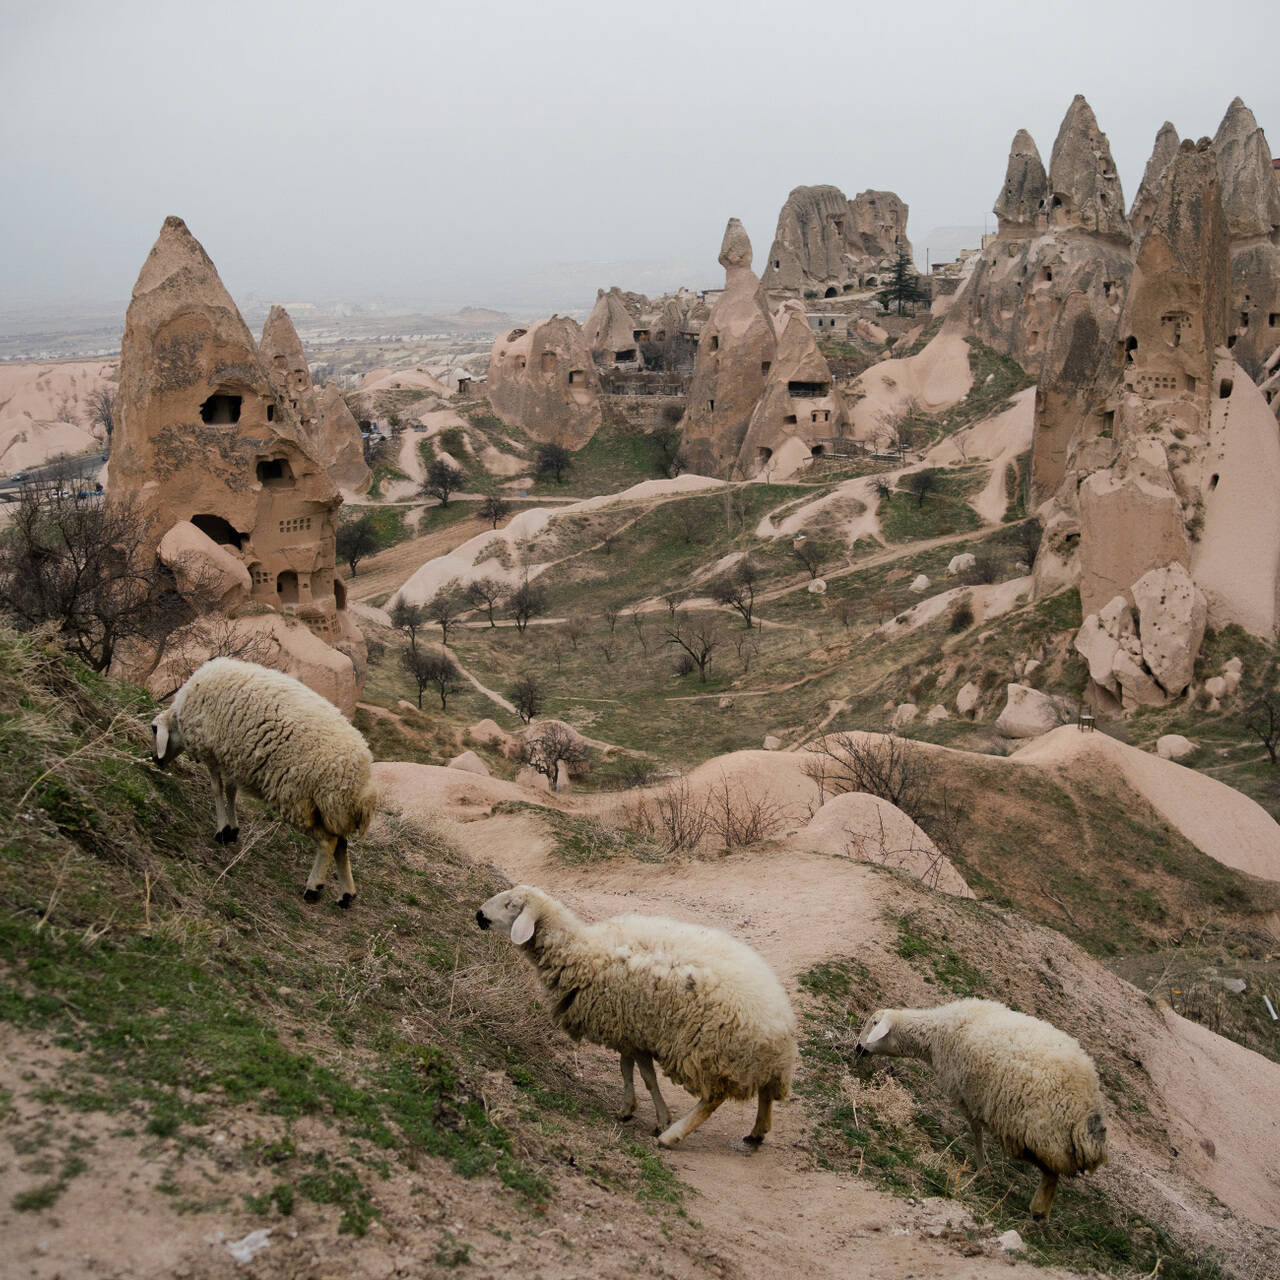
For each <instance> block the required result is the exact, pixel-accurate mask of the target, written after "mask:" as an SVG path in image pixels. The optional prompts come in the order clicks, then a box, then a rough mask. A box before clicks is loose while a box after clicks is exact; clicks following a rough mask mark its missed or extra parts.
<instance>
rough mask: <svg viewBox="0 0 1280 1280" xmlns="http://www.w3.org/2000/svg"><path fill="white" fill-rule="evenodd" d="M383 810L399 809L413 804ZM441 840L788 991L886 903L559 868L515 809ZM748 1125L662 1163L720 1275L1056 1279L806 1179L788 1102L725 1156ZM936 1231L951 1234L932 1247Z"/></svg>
mask: <svg viewBox="0 0 1280 1280" xmlns="http://www.w3.org/2000/svg"><path fill="white" fill-rule="evenodd" d="M388 799H390V800H391V801H392V803H393V804H396V803H397V802H399V801H401V800H403V802H404V803H405V805H406V807H412V804H413V800H414V797H413V796H412V795H409V794H407V795H405V796H404V797H396V796H394V795H393V796H389V797H388ZM450 834H451V835H452V836H453V837H454V838H455V839H457V840H458V842H459V843H460V844H461V845H462V846H463V847H464V848H465V849H466V850H467V852H468V853H469V854H470V856H471V857H473V858H475V859H476V860H477V861H479V862H483V863H489V864H492V865H496V866H497V867H498V868H499V869H500V870H501V871H502V872H503V873H504V874H505V875H506V876H508V877H509V878H510V879H512V880H513V881H532V882H536V883H537V884H539V885H541V886H544V887H545V888H547V889H548V890H549V891H550V892H552V893H554V894H556V895H557V896H559V897H562V898H563V899H564V900H565V901H566V902H567V903H569V904H570V905H571V906H572V907H573V908H574V909H575V910H578V911H580V912H581V913H582V914H583V915H585V916H586V917H588V918H592V919H598V918H600V917H602V916H607V915H613V914H617V913H619V912H626V911H636V910H642V911H645V912H650V913H665V914H668V915H671V916H674V917H676V918H678V919H684V920H689V921H694V922H697V923H704V924H712V925H716V926H718V927H720V928H724V929H727V930H731V931H732V932H733V933H734V934H736V935H737V936H739V937H742V938H744V939H745V940H746V941H748V942H749V943H750V944H751V945H752V946H754V947H756V948H757V949H758V950H759V951H760V952H761V954H762V955H764V956H765V957H766V958H767V959H768V960H769V961H770V963H771V964H772V965H773V966H774V967H775V968H776V969H777V970H778V972H779V974H780V975H781V976H782V978H783V980H784V982H785V983H786V984H787V985H788V987H790V988H791V989H792V990H794V988H795V979H796V977H797V975H799V974H800V973H802V972H804V971H805V970H806V969H807V968H809V967H810V966H811V965H812V964H814V963H816V962H817V961H819V960H821V959H824V958H827V957H828V956H829V954H830V953H831V942H830V940H831V939H839V940H840V947H841V948H842V949H843V950H844V951H848V950H850V949H852V948H855V947H856V946H857V945H858V943H859V941H860V940H862V939H865V938H868V937H870V936H872V935H873V933H874V932H875V930H876V928H877V922H878V920H879V917H880V915H881V912H882V911H883V909H884V907H885V905H886V904H884V903H883V902H882V901H881V898H882V896H883V895H884V893H885V889H884V887H883V886H882V885H881V884H878V883H877V882H876V877H875V876H874V875H873V874H871V873H870V872H869V871H868V869H867V868H866V867H864V866H861V865H859V864H857V863H853V862H848V861H844V860H840V859H833V858H828V857H822V856H819V855H815V854H799V853H788V854H785V855H778V854H776V853H744V854H738V855H734V856H733V857H732V858H726V859H721V860H717V861H706V862H689V863H685V864H683V865H673V864H637V863H624V864H619V865H616V866H615V865H610V864H604V865H601V864H595V865H592V866H589V867H572V866H567V865H565V864H564V863H562V862H560V861H558V860H556V859H555V858H553V857H552V856H551V854H552V839H551V837H550V835H549V833H548V829H547V827H546V825H545V824H544V823H543V822H542V821H541V820H540V819H539V818H538V817H537V816H536V815H531V814H529V813H527V812H525V813H513V814H499V815H496V816H494V817H492V818H489V819H487V820H481V821H477V822H465V823H463V822H460V823H453V824H450ZM782 861H785V869H784V868H783V867H782V866H780V865H779V864H780V862H782ZM784 882H785V884H786V892H785V893H780V892H779V886H780V885H781V884H782V883H784ZM577 1063H578V1073H579V1075H580V1076H581V1077H582V1078H584V1079H587V1080H590V1081H591V1082H592V1083H593V1084H594V1085H596V1086H597V1087H599V1088H600V1089H601V1090H602V1091H603V1092H604V1093H605V1094H606V1096H608V1095H609V1093H610V1092H611V1091H615V1090H616V1091H617V1092H618V1093H619V1094H620V1092H621V1085H620V1080H619V1076H618V1061H617V1057H616V1055H614V1054H612V1053H609V1052H607V1051H605V1050H602V1049H599V1048H597V1047H595V1046H589V1045H586V1044H584V1045H582V1046H581V1047H580V1049H579V1050H578V1053H577ZM662 1087H663V1093H664V1095H665V1096H666V1098H667V1100H668V1103H669V1105H671V1107H672V1109H673V1111H677V1112H678V1111H679V1110H680V1109H682V1108H686V1107H690V1106H692V1105H693V1099H691V1098H689V1097H688V1096H687V1095H686V1094H684V1092H683V1091H682V1090H681V1089H679V1088H678V1087H677V1086H675V1085H673V1084H671V1082H670V1081H668V1080H666V1079H665V1078H664V1079H663V1086H662ZM753 1114H754V1112H753V1109H752V1108H751V1107H750V1106H749V1105H748V1104H746V1103H727V1104H725V1105H724V1106H723V1107H721V1108H720V1110H719V1111H717V1112H716V1114H715V1115H714V1116H712V1118H711V1119H710V1120H709V1121H708V1122H707V1124H706V1125H704V1126H703V1127H702V1129H700V1130H699V1131H698V1132H697V1133H696V1134H694V1135H693V1136H692V1137H691V1138H689V1139H688V1141H687V1142H686V1143H685V1144H683V1145H682V1146H681V1147H680V1148H679V1149H677V1150H676V1151H674V1152H671V1153H667V1154H664V1155H663V1157H662V1159H663V1162H664V1163H665V1164H667V1166H668V1167H669V1168H671V1169H672V1170H673V1171H674V1172H675V1173H676V1174H677V1175H678V1176H679V1177H680V1178H681V1180H682V1181H684V1182H686V1183H687V1184H688V1185H689V1186H691V1187H693V1188H694V1190H695V1191H696V1192H697V1193H698V1195H697V1196H696V1198H695V1199H694V1200H693V1201H692V1202H691V1204H690V1206H689V1210H690V1213H691V1214H692V1216H693V1217H694V1218H696V1219H697V1220H698V1221H699V1222H700V1223H701V1224H702V1225H703V1228H704V1229H705V1231H706V1232H707V1235H708V1240H707V1243H708V1246H709V1247H711V1248H713V1249H714V1251H715V1253H716V1255H717V1256H720V1257H723V1258H725V1259H727V1260H728V1261H729V1262H730V1263H731V1266H732V1270H731V1274H733V1275H735V1276H740V1277H747V1278H755V1277H759V1278H760V1280H765V1278H766V1277H768V1278H769V1280H773V1278H774V1277H777V1276H779V1275H782V1274H786V1273H788V1272H790V1273H794V1274H796V1275H800V1276H813V1277H823V1278H826V1277H830V1278H831V1280H836V1278H837V1277H839V1278H840V1280H845V1278H846V1277H848V1276H850V1275H858V1276H867V1277H883V1278H884V1280H889V1278H890V1277H894V1278H897V1277H902V1278H904V1280H905V1277H908V1276H912V1275H915V1276H925V1275H927V1276H930V1277H936V1278H937V1280H978V1278H979V1277H994V1276H1002V1277H1003V1276H1007V1275H1010V1274H1014V1275H1016V1274H1018V1273H1020V1272H1021V1273H1024V1274H1026V1275H1027V1276H1030V1275H1032V1274H1038V1275H1039V1276H1041V1277H1043V1278H1045V1280H1048V1278H1050V1277H1055V1276H1065V1275H1066V1274H1067V1273H1065V1272H1061V1271H1054V1270H1045V1269H1041V1268H1031V1267H1030V1266H1028V1265H1026V1264H1023V1263H1013V1262H1012V1261H1011V1260H1008V1259H1006V1258H1003V1257H991V1256H976V1257H965V1256H963V1254H962V1252H961V1249H962V1248H963V1247H966V1246H967V1241H965V1240H964V1238H963V1236H962V1234H961V1231H960V1230H957V1229H961V1230H962V1228H963V1226H964V1225H965V1224H966V1223H967V1222H968V1221H969V1219H968V1215H967V1214H966V1212H965V1210H964V1209H963V1207H962V1206H960V1205H958V1204H956V1203H955V1202H953V1201H946V1200H926V1201H924V1202H922V1203H918V1204H911V1203H908V1202H906V1201H904V1200H899V1199H896V1198H894V1197H892V1196H890V1195H887V1194H885V1193H883V1192H880V1191H878V1190H876V1189H874V1188H873V1187H871V1186H870V1185H869V1184H867V1183H865V1182H862V1181H860V1180H858V1179H856V1178H850V1177H848V1176H846V1175H840V1174H835V1173H830V1172H827V1171H824V1170H820V1169H815V1168H814V1167H813V1161H812V1157H811V1153H810V1149H809V1143H808V1138H807V1133H806V1121H805V1113H804V1109H803V1107H802V1106H801V1105H800V1104H799V1103H798V1102H796V1101H794V1100H793V1101H792V1102H791V1103H789V1104H787V1105H785V1106H782V1107H779V1108H778V1110H777V1112H776V1113H775V1117H776V1118H775V1127H774V1130H773V1133H772V1134H771V1135H770V1138H769V1140H768V1142H766V1143H765V1145H764V1146H763V1147H762V1148H761V1149H760V1151H759V1152H758V1153H756V1154H755V1155H752V1156H745V1155H743V1154H741V1153H740V1152H739V1151H738V1150H737V1149H736V1148H735V1146H734V1143H735V1142H736V1140H737V1139H739V1138H740V1137H741V1136H742V1134H743V1133H745V1132H746V1130H747V1129H748V1128H749V1126H750V1123H751V1117H752V1115H753ZM651 1123H652V1115H651V1112H650V1111H649V1109H648V1104H647V1100H645V1102H644V1104H643V1105H642V1107H641V1109H640V1110H639V1111H638V1113H637V1119H636V1121H635V1122H634V1124H635V1128H636V1140H638V1141H644V1140H646V1139H647V1135H648V1126H649V1125H650V1124H651ZM949 1230H950V1231H951V1232H952V1238H950V1239H948V1238H944V1233H948V1231H949Z"/></svg>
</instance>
